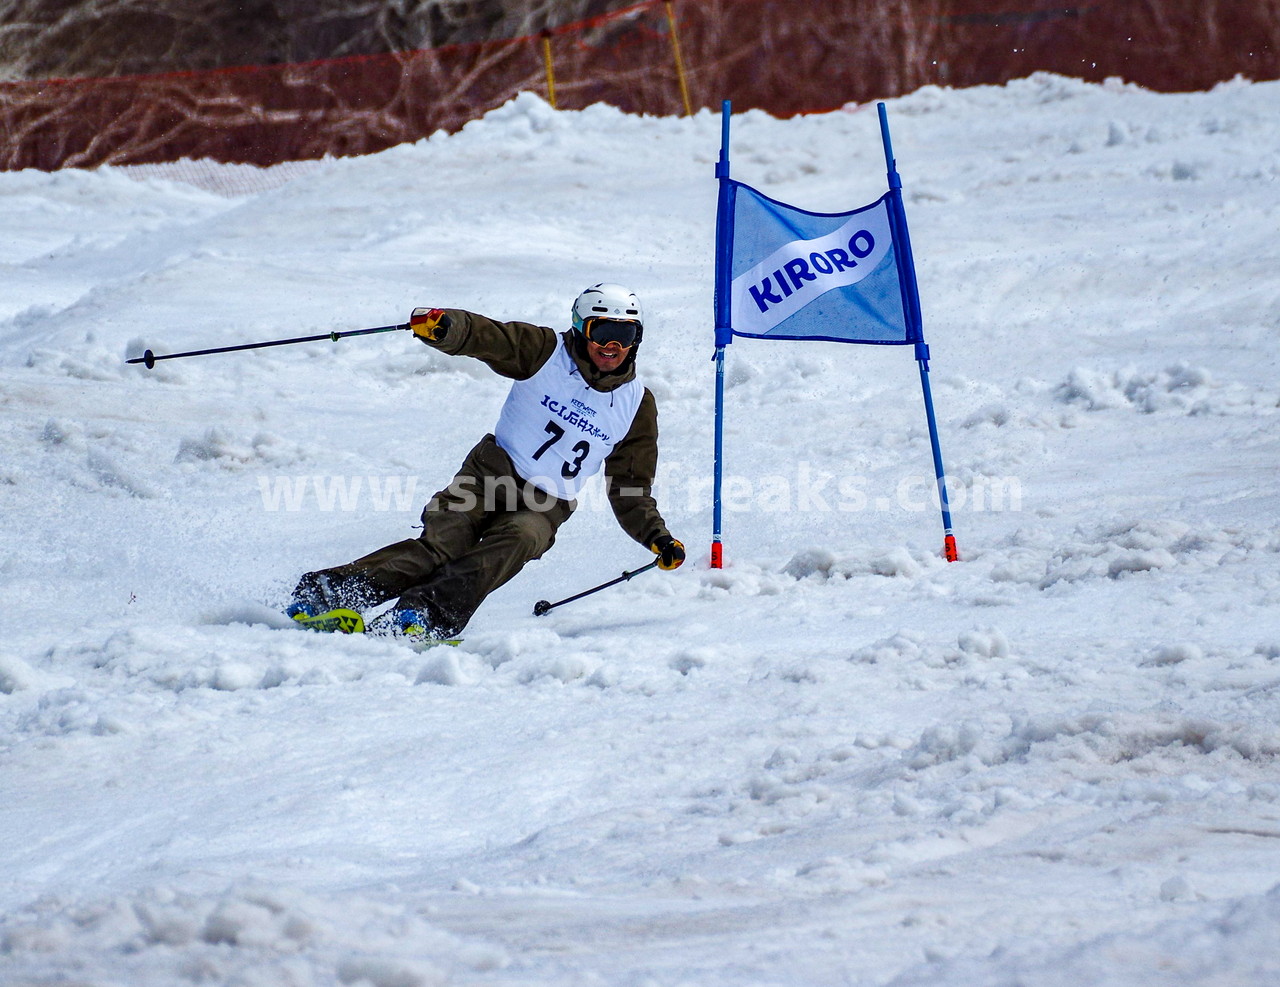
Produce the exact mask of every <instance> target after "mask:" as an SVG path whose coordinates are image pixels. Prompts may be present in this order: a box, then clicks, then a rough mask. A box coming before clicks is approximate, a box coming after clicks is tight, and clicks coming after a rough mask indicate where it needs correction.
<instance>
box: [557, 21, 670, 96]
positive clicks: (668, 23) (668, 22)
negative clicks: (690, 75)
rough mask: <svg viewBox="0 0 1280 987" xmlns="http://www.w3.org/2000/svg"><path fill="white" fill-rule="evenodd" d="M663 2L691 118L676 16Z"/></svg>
mask: <svg viewBox="0 0 1280 987" xmlns="http://www.w3.org/2000/svg"><path fill="white" fill-rule="evenodd" d="M663 2H664V3H665V4H666V7H667V25H668V27H670V28H671V50H672V51H673V52H675V56H676V77H677V78H679V80H680V98H681V99H683V100H684V115H685V116H687V117H691V116H693V106H692V105H691V104H690V103H689V82H688V80H687V79H686V78H685V74H684V59H683V58H682V57H681V55H680V32H679V30H677V28H676V14H675V10H674V9H673V7H672V3H671V0H663ZM553 105H554V104H553Z"/></svg>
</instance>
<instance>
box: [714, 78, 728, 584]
mask: <svg viewBox="0 0 1280 987" xmlns="http://www.w3.org/2000/svg"><path fill="white" fill-rule="evenodd" d="M731 108H732V104H731V103H730V102H729V100H727V99H726V100H724V101H723V102H722V103H721V104H720V160H719V161H717V162H716V178H717V180H718V181H719V182H720V197H719V200H718V202H717V205H716V276H715V319H716V354H715V363H716V421H715V466H714V475H713V482H712V506H711V568H712V569H720V568H723V567H724V554H723V553H724V548H723V545H722V544H721V540H720V539H721V535H722V533H723V522H724V510H723V507H724V505H723V501H722V499H721V490H722V487H723V482H724V350H725V347H726V346H728V345H729V344H730V343H731V342H733V330H732V329H731V328H730V326H729V322H730V305H729V286H730V284H731V282H732V253H733V217H732V215H731V213H732V209H733V191H732V187H731V186H730V184H729V114H730V110H731Z"/></svg>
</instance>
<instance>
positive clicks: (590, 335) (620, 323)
mask: <svg viewBox="0 0 1280 987" xmlns="http://www.w3.org/2000/svg"><path fill="white" fill-rule="evenodd" d="M582 334H583V335H584V336H586V337H587V339H588V340H590V341H591V342H593V343H595V344H596V345H597V346H605V345H607V344H609V343H618V344H620V345H621V346H633V345H635V341H636V337H637V336H638V335H639V334H640V323H639V322H634V321H632V320H630V319H609V318H602V317H597V318H591V319H587V320H586V321H585V322H583V324H582Z"/></svg>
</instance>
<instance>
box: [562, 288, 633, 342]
mask: <svg viewBox="0 0 1280 987" xmlns="http://www.w3.org/2000/svg"><path fill="white" fill-rule="evenodd" d="M588 319H614V320H617V321H618V322H634V323H635V324H636V342H637V343H639V342H640V335H641V333H642V332H643V331H644V313H643V312H642V311H641V309H640V299H639V298H637V297H636V293H635V292H634V291H632V290H631V289H629V288H624V287H622V285H620V284H609V283H607V282H606V283H603V284H593V285H592V286H591V287H590V288H587V289H586V290H585V291H583V292H582V294H580V295H579V296H578V297H577V299H576V300H575V301H574V303H573V328H574V330H575V331H576V332H578V333H579V334H580V335H581V334H585V327H586V323H587V320H588Z"/></svg>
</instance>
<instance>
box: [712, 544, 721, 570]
mask: <svg viewBox="0 0 1280 987" xmlns="http://www.w3.org/2000/svg"><path fill="white" fill-rule="evenodd" d="M711 568H712V569H723V568H724V546H722V545H721V544H720V542H718V541H713V542H712V543H711Z"/></svg>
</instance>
